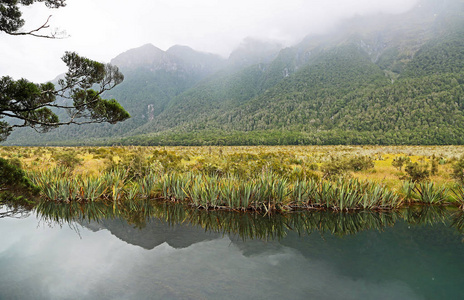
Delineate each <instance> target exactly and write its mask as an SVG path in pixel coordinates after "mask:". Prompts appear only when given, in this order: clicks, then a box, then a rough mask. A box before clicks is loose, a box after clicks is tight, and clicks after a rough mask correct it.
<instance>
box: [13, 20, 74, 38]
mask: <svg viewBox="0 0 464 300" xmlns="http://www.w3.org/2000/svg"><path fill="white" fill-rule="evenodd" d="M51 17H52V15H50V16H48V18H47V21H45V23H44V24H43V25H42V26H40V27H38V28H36V29H33V30H31V31H28V32H11V31H5V33H7V34H9V35H31V36H35V37H40V38H47V39H62V38H65V37H66V36H64V37H60V36H57V34H56V33H51V35H42V34H37V32H39V31H40V30H42V29H47V28H49V27H50V25H49V24H48V22H49V21H50V18H51Z"/></svg>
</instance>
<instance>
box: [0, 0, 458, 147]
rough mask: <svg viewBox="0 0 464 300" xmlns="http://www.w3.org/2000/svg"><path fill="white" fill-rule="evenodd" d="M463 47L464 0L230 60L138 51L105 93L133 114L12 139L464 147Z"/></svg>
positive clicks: (248, 43)
mask: <svg viewBox="0 0 464 300" xmlns="http://www.w3.org/2000/svg"><path fill="white" fill-rule="evenodd" d="M463 41H464V2H463V1H462V0H439V1H435V0H421V1H420V2H418V3H417V5H416V6H414V8H413V9H411V10H407V11H406V12H403V13H396V14H385V13H382V14H370V15H365V16H362V15H355V16H353V17H352V18H349V19H345V20H344V21H343V22H341V23H340V24H338V25H337V26H335V27H333V29H332V30H329V31H328V32H326V33H323V34H321V33H314V32H311V31H308V32H307V34H306V37H304V38H302V39H301V40H300V42H299V43H297V44H295V45H293V46H290V47H287V46H286V45H285V44H283V43H279V42H276V41H275V40H266V39H256V38H251V37H248V38H246V39H244V40H243V41H242V43H241V44H237V47H236V48H235V50H234V51H232V52H231V54H230V55H229V56H228V58H227V59H226V58H223V57H221V56H218V55H216V54H211V53H212V52H214V51H199V50H196V49H195V50H194V48H192V47H190V46H179V45H176V46H171V47H170V48H168V49H167V50H162V48H160V47H159V45H153V44H145V45H143V46H140V45H139V46H138V47H134V48H132V49H130V50H127V49H126V51H124V52H123V53H121V54H119V55H117V56H115V57H114V59H113V60H112V61H111V62H112V63H113V64H115V65H117V66H119V67H120V68H121V70H122V71H123V73H124V75H125V81H124V82H123V83H122V84H121V85H119V86H117V87H116V88H115V89H113V90H111V91H110V92H109V93H108V94H107V95H106V96H107V97H110V98H113V97H114V98H115V99H118V101H119V102H120V103H121V104H122V105H123V106H124V107H125V108H126V109H127V110H128V111H129V113H130V114H131V115H132V118H131V119H129V120H127V121H125V122H123V123H119V124H116V125H114V126H113V125H109V124H95V125H89V126H69V127H60V128H58V129H56V130H53V131H52V132H50V133H47V134H43V135H39V134H36V133H34V132H32V131H31V130H17V131H15V132H14V133H13V134H12V135H11V136H10V138H9V139H8V140H7V141H6V144H28V145H38V144H49V145H76V144H77V145H81V144H82V145H83V144H96V145H111V144H141V145H179V144H180V145H204V144H207V145H208V144H218V145H222V144H224V145H246V144H404V143H406V144H455V143H457V144H461V143H464V100H462V99H464V97H463V94H464V91H463V89H462V84H463V83H462V78H463V77H462V75H463V73H464V42H463ZM61 117H63V118H65V117H66V116H65V115H62V116H61Z"/></svg>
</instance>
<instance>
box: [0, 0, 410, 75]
mask: <svg viewBox="0 0 464 300" xmlns="http://www.w3.org/2000/svg"><path fill="white" fill-rule="evenodd" d="M417 2H418V0H389V1H384V0H349V1H346V0H325V1H315V0H309V1H308V0H287V1H280V0H266V1H264V0H254V1H248V0H234V1H215V0H198V1H194V2H192V1H190V0H177V1H168V0H158V1H148V0H134V1H130V4H128V2H126V1H114V0H99V1H93V0H67V1H66V3H67V6H66V7H64V8H60V9H58V10H50V9H47V8H45V6H44V5H43V3H38V4H35V5H33V6H31V7H27V8H25V9H23V13H24V14H23V15H24V19H25V20H26V25H25V26H24V30H25V31H26V30H31V29H35V28H37V27H38V26H40V25H42V24H43V23H44V22H45V20H46V19H47V18H48V16H49V15H52V18H51V20H50V22H51V23H50V30H55V29H58V30H59V31H62V30H64V31H66V33H67V35H68V36H69V37H68V38H65V39H61V40H49V39H39V38H33V37H27V36H26V37H18V36H8V35H5V34H1V38H2V49H1V55H0V75H2V76H3V75H7V74H8V75H10V76H12V77H14V78H17V79H19V78H21V77H24V78H27V79H29V80H32V81H38V82H43V81H46V80H50V79H52V78H55V76H56V75H57V74H60V73H64V71H65V65H64V64H63V63H62V62H61V60H60V57H61V56H62V55H63V54H64V52H65V51H76V52H78V53H79V54H81V55H83V56H87V57H89V58H91V59H94V60H98V61H103V62H109V61H110V60H111V59H112V58H114V57H116V56H117V55H118V54H120V53H122V52H124V51H126V50H128V49H130V48H136V47H139V46H141V45H144V44H148V43H150V44H153V45H155V46H157V47H159V48H160V49H162V50H167V49H169V48H170V47H171V46H173V45H187V46H189V47H191V48H193V49H196V50H198V51H202V52H212V53H215V54H219V55H221V56H222V57H224V58H227V57H228V56H229V55H230V53H231V52H232V51H233V50H234V49H235V48H236V47H237V46H238V45H239V44H240V43H241V42H242V41H243V40H244V39H245V38H246V37H252V38H254V39H260V40H272V41H276V42H278V43H280V44H283V45H285V46H291V45H294V44H296V43H298V42H299V41H300V40H301V39H302V38H303V37H304V36H306V35H307V34H322V33H326V32H327V31H328V30H330V29H333V28H334V26H336V25H337V24H339V23H340V22H342V21H343V20H345V19H347V18H351V17H353V16H356V15H357V16H365V15H371V14H374V15H376V14H379V13H386V14H399V13H404V12H405V11H407V10H409V9H411V8H412V7H413V6H414V5H415V4H416V3H417ZM83 20H85V21H83ZM45 33H46V32H45Z"/></svg>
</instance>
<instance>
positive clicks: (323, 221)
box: [36, 199, 464, 240]
mask: <svg viewBox="0 0 464 300" xmlns="http://www.w3.org/2000/svg"><path fill="white" fill-rule="evenodd" d="M36 212H37V214H38V216H39V217H40V219H41V220H43V221H45V222H48V223H58V224H60V225H62V224H63V223H70V224H72V223H73V222H82V221H86V220H87V221H92V220H95V221H99V220H101V219H115V218H121V219H124V220H126V221H127V222H128V223H129V224H131V225H135V226H136V227H138V228H143V227H145V226H146V224H147V223H149V222H150V221H151V219H152V218H155V219H158V220H162V221H164V222H166V223H167V224H169V225H171V226H175V225H177V224H188V225H191V226H200V227H202V228H204V229H205V230H208V231H212V232H218V233H222V234H234V235H237V236H239V237H240V238H241V239H243V240H246V239H263V240H272V239H279V238H283V237H285V236H286V235H287V233H288V231H295V232H297V233H298V234H300V235H309V234H311V233H320V234H333V235H337V236H345V235H351V234H356V233H359V232H362V231H365V230H378V231H383V230H385V229H386V228H388V227H392V226H394V225H395V223H396V222H397V221H404V222H407V223H408V224H412V225H433V224H437V223H445V222H447V220H449V219H450V218H451V220H452V227H454V228H456V229H457V230H458V231H459V232H461V233H462V232H464V216H463V214H462V213H456V212H453V211H451V210H449V209H446V208H444V207H441V206H414V207H410V208H408V209H405V210H396V211H392V212H384V211H382V212H373V211H364V210H363V211H360V212H358V213H350V212H334V211H295V212H292V213H286V214H280V213H275V214H273V215H272V217H269V216H268V215H263V214H259V213H243V212H231V211H207V210H195V209H190V208H188V207H185V206H183V205H173V204H170V203H160V202H156V201H155V202H154V201H149V200H146V199H137V200H130V201H125V202H123V203H120V204H119V205H118V206H117V207H116V209H113V207H112V204H111V203H108V202H107V201H100V202H91V203H87V204H85V205H84V204H81V203H77V202H71V203H68V204H65V203H57V202H53V201H46V202H42V203H40V204H39V205H37V207H36Z"/></svg>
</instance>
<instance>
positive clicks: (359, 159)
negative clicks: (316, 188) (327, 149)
mask: <svg viewBox="0 0 464 300" xmlns="http://www.w3.org/2000/svg"><path fill="white" fill-rule="evenodd" d="M373 167H374V162H373V161H372V158H370V157H367V156H354V157H350V158H333V157H332V158H331V160H330V161H329V162H327V163H325V164H323V165H322V166H321V171H322V172H323V174H324V175H323V177H324V178H327V179H331V180H333V179H337V178H339V177H346V176H348V174H347V172H348V171H353V172H358V171H363V170H368V169H371V168H373Z"/></svg>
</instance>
